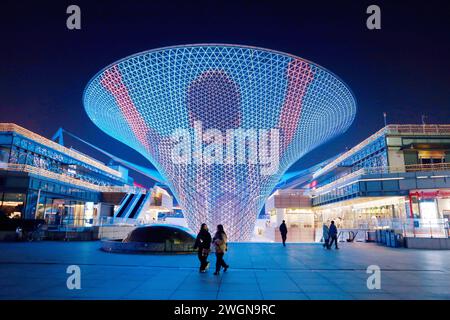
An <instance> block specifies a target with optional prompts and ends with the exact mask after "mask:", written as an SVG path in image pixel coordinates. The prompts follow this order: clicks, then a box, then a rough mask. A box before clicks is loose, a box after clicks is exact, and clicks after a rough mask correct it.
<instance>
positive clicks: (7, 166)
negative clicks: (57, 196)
mask: <svg viewBox="0 0 450 320" xmlns="http://www.w3.org/2000/svg"><path fill="white" fill-rule="evenodd" d="M0 170H5V171H17V172H25V173H29V174H34V175H37V176H42V177H45V178H48V179H52V180H57V181H62V182H65V183H68V184H72V185H76V186H79V187H82V188H86V189H90V190H94V191H98V192H126V193H128V192H135V191H138V190H139V191H140V192H142V193H144V192H146V190H145V189H142V188H138V187H134V186H128V185H123V186H99V185H96V184H94V183H90V182H87V181H83V180H79V179H76V178H73V177H70V176H67V175H65V174H60V173H55V172H52V171H49V170H46V169H43V168H38V167H34V166H30V165H28V164H15V163H1V164H0Z"/></svg>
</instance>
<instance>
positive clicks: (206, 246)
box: [194, 223, 229, 275]
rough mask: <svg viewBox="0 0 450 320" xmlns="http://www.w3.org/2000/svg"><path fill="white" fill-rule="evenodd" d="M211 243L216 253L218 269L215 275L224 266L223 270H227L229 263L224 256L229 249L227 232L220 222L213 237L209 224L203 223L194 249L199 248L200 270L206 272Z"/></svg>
mask: <svg viewBox="0 0 450 320" xmlns="http://www.w3.org/2000/svg"><path fill="white" fill-rule="evenodd" d="M211 245H212V247H213V249H214V251H215V253H216V271H215V272H214V275H218V274H219V273H220V269H221V268H223V272H226V271H227V269H228V268H229V265H228V264H226V263H225V260H224V259H223V256H224V255H225V252H226V251H227V234H226V233H225V231H224V229H223V226H222V225H221V224H219V225H218V226H217V231H216V233H215V234H214V237H213V238H211V234H210V233H209V231H208V226H207V225H206V223H203V224H202V226H201V227H200V231H199V233H198V235H197V238H196V239H195V244H194V249H197V250H198V253H197V254H198V260H200V272H202V273H204V272H206V269H208V267H209V261H208V255H209V253H210V251H211Z"/></svg>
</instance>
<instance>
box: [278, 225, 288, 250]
mask: <svg viewBox="0 0 450 320" xmlns="http://www.w3.org/2000/svg"><path fill="white" fill-rule="evenodd" d="M280 233H281V240H283V246H285V247H286V239H287V233H288V230H287V227H286V221H284V220H283V223H282V224H281V225H280Z"/></svg>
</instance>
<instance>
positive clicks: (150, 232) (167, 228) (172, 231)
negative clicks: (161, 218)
mask: <svg viewBox="0 0 450 320" xmlns="http://www.w3.org/2000/svg"><path fill="white" fill-rule="evenodd" d="M166 241H170V242H171V243H174V244H190V245H194V242H195V235H194V234H192V233H191V232H190V231H189V230H188V229H186V228H183V227H180V226H176V225H165V224H154V225H149V226H144V227H139V228H136V229H134V230H133V231H131V232H130V234H129V235H128V236H127V237H126V238H125V239H124V240H123V242H146V243H166Z"/></svg>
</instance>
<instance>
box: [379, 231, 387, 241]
mask: <svg viewBox="0 0 450 320" xmlns="http://www.w3.org/2000/svg"><path fill="white" fill-rule="evenodd" d="M380 242H381V243H382V244H386V230H381V241H380Z"/></svg>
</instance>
